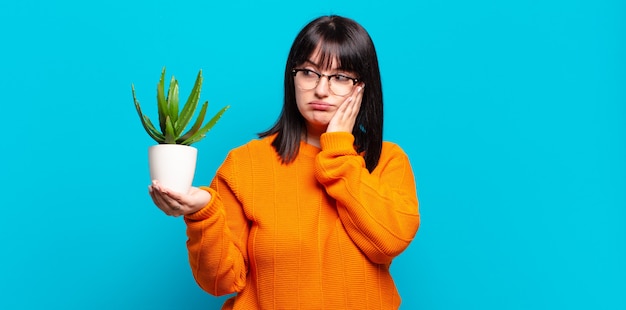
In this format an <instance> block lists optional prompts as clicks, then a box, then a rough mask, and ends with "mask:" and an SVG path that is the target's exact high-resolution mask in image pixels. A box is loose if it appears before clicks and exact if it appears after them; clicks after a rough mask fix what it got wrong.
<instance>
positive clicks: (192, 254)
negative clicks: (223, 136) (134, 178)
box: [150, 16, 419, 309]
mask: <svg viewBox="0 0 626 310" xmlns="http://www.w3.org/2000/svg"><path fill="white" fill-rule="evenodd" d="M382 115H383V100H382V89H381V80H380V73H379V68H378V60H377V56H376V51H375V49H374V45H373V43H372V41H371V39H370V37H369V35H368V33H367V32H366V31H365V30H364V29H363V28H362V27H361V26H360V25H359V24H357V23H356V22H354V21H353V20H350V19H347V18H343V17H339V16H325V17H320V18H318V19H316V20H314V21H312V22H311V23H309V24H308V25H307V26H305V27H304V28H303V29H302V31H301V32H300V33H299V34H298V36H297V37H296V39H295V41H294V43H293V45H292V47H291V51H290V53H289V56H288V59H287V65H286V68H285V96H284V104H283V109H282V112H281V115H280V117H279V119H278V121H277V122H276V124H275V125H274V126H273V127H272V128H271V129H269V130H268V131H266V132H263V133H261V134H259V136H260V139H259V140H253V141H250V142H249V143H247V144H245V145H243V146H241V147H238V148H236V149H234V150H232V151H231V152H230V153H229V154H228V156H227V158H226V160H225V161H224V162H223V164H222V165H221V166H220V168H219V169H218V171H217V175H216V176H215V178H214V179H213V181H212V183H211V185H210V186H209V187H200V188H195V187H194V188H192V190H191V191H190V192H189V193H188V194H186V195H180V194H177V193H174V192H171V191H169V190H168V189H166V188H163V187H162V186H160V185H159V183H158V181H154V182H153V184H152V185H151V186H150V194H151V196H152V199H153V200H154V202H155V204H156V205H157V206H158V207H159V208H160V209H161V210H163V211H164V212H165V213H166V214H168V215H172V216H180V215H184V218H185V222H186V224H187V235H188V237H189V240H188V242H187V247H188V250H189V262H190V264H191V269H192V271H193V275H194V277H195V279H196V281H197V282H198V284H199V285H200V286H201V287H202V288H203V289H204V290H206V291H207V292H209V293H211V294H213V295H217V296H219V295H224V294H230V293H237V294H236V295H235V296H234V297H232V298H230V299H229V300H228V301H227V302H226V303H225V304H224V307H223V308H224V309H396V308H398V307H399V305H400V297H399V295H398V292H397V290H396V287H395V285H394V282H393V280H392V278H391V275H390V273H389V266H390V264H391V261H392V259H393V258H394V257H396V256H397V255H399V254H400V253H401V252H402V251H403V250H404V249H406V247H407V246H408V245H409V243H410V242H411V240H412V239H413V237H414V236H415V233H416V232H417V229H418V227H419V213H418V201H417V193H416V188H415V181H414V178H413V173H412V171H411V166H410V164H409V160H408V158H407V156H406V154H405V153H404V152H403V151H402V149H401V148H400V147H398V146H397V145H395V144H393V143H390V142H383V141H382V129H383V120H382Z"/></svg>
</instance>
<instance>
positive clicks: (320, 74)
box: [291, 68, 359, 96]
mask: <svg viewBox="0 0 626 310" xmlns="http://www.w3.org/2000/svg"><path fill="white" fill-rule="evenodd" d="M298 72H309V73H313V74H315V75H317V81H315V86H313V87H312V88H309V89H304V90H311V89H315V87H317V85H319V84H320V80H321V79H322V76H323V77H326V78H327V79H328V89H330V91H331V92H332V93H333V94H335V92H334V91H333V88H332V87H331V86H330V85H331V83H332V82H331V79H332V78H338V77H344V78H347V79H349V80H352V87H354V85H356V83H358V82H359V79H357V78H353V77H351V76H347V75H345V74H323V73H319V72H317V71H314V70H311V69H304V68H294V69H292V70H291V75H293V77H294V78H295V77H296V74H298ZM348 94H349V92H348ZM348 94H345V95H339V94H335V95H337V96H347V95H348Z"/></svg>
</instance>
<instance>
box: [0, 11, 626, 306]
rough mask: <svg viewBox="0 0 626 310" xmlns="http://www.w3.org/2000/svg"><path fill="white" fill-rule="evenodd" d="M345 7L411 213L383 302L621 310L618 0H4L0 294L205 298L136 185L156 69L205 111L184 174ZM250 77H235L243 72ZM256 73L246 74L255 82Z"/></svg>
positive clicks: (5, 298)
mask: <svg viewBox="0 0 626 310" xmlns="http://www.w3.org/2000/svg"><path fill="white" fill-rule="evenodd" d="M330 13H336V14H341V15H346V16H349V17H352V18H355V19H356V20H358V21H360V22H361V23H362V24H363V25H364V26H365V27H366V28H367V29H368V30H369V32H370V34H371V35H372V37H373V39H374V41H375V43H376V45H377V49H378V52H379V57H380V63H381V70H382V74H383V83H384V85H385V100H386V101H385V103H386V128H385V130H386V132H385V135H386V139H387V140H392V141H395V142H397V143H399V144H400V145H401V146H403V148H404V149H405V150H406V152H407V153H408V154H409V156H410V158H411V160H412V163H413V166H414V172H415V174H416V178H417V182H418V190H419V195H420V202H421V212H422V227H421V229H420V231H419V232H418V235H417V238H416V240H415V242H414V243H413V244H412V245H411V246H410V247H409V249H408V250H407V251H406V252H405V253H403V254H402V255H401V256H400V257H399V258H398V259H397V260H396V261H395V262H394V264H393V266H392V271H393V273H394V276H395V279H396V281H397V285H398V287H399V290H400V293H401V295H402V296H403V307H402V308H403V309H481V310H484V309H587V308H593V309H625V308H626V225H625V224H626V211H625V207H626V58H625V57H624V55H626V3H625V2H623V1H617V0H616V1H608V0H604V1H603V0H596V1H581V0H572V1H507V2H504V1H489V0H479V1H460V0H448V1H435V0H425V1H405V2H396V3H393V2H391V1H380V0H377V1H369V0H364V1H357V2H355V1H342V2H339V1H317V2H306V3H305V2H285V3H280V2H278V1H269V2H268V3H263V2H262V1H249V2H243V1H237V0H234V1H220V2H219V3H210V1H186V0H181V1H117V0H111V1H103V2H89V1H70V0H61V1H29V0H25V1H3V2H2V4H0V29H2V32H1V33H2V36H1V40H2V45H1V46H2V48H1V49H0V54H1V55H2V58H1V59H2V60H1V63H0V94H1V96H0V98H2V100H1V101H0V104H1V106H2V108H1V109H2V110H1V111H2V113H0V117H2V121H1V122H0V124H1V126H2V132H3V135H2V136H3V137H4V138H3V139H4V142H3V143H2V144H1V146H0V148H2V150H1V153H2V160H0V168H1V174H0V181H1V182H2V183H1V184H2V186H1V187H0V191H1V192H0V193H1V196H0V197H1V198H0V204H1V210H2V211H1V214H0V236H1V237H0V238H1V239H0V240H1V244H0V248H1V250H2V252H1V253H2V254H1V255H0V259H1V264H0V296H1V297H0V308H1V309H86V308H90V309H218V308H219V305H220V304H221V302H222V300H223V299H218V298H215V297H212V296H209V295H207V294H205V293H203V292H202V291H201V290H200V289H199V288H198V287H197V286H196V284H195V282H194V280H193V278H192V277H191V274H190V271H189V267H188V265H187V258H186V250H185V240H186V238H185V227H184V224H183V222H182V219H180V218H177V219H175V218H169V217H166V216H164V215H163V214H162V213H161V212H160V211H159V210H157V208H156V207H154V206H153V205H152V204H151V202H150V199H149V196H148V194H147V185H148V183H149V177H148V172H147V159H146V156H147V155H146V154H147V147H148V146H150V145H152V141H151V140H150V139H149V138H148V136H147V135H146V134H145V132H144V131H143V129H142V128H141V126H140V124H139V121H138V118H137V116H136V114H135V111H134V108H133V105H132V98H131V92H130V84H131V83H134V84H135V87H136V89H137V91H138V96H139V99H140V100H141V101H142V103H143V105H144V106H145V108H146V109H147V110H148V111H147V112H148V114H150V115H154V114H153V113H155V111H154V107H153V103H154V93H155V85H156V82H157V80H158V75H159V73H160V70H161V67H162V66H167V68H168V71H169V73H173V74H174V75H176V77H177V78H178V79H179V82H180V83H181V84H182V85H181V86H182V89H181V93H182V94H183V96H186V94H188V92H189V91H190V89H189V87H190V84H192V83H193V79H194V78H195V74H196V73H197V70H198V69H200V68H202V69H203V70H204V76H205V85H204V88H203V91H204V93H203V96H202V98H203V99H205V100H209V102H210V104H211V105H210V111H216V110H217V109H218V108H219V107H221V106H223V105H225V104H230V105H231V106H232V108H231V109H230V110H229V111H228V112H227V114H225V116H224V118H223V119H222V120H221V121H220V123H219V124H218V126H216V127H215V129H214V130H213V131H212V132H211V133H209V135H208V137H207V139H205V140H203V141H202V142H200V143H198V144H197V145H196V146H197V147H198V148H199V151H200V155H199V156H200V158H199V160H200V162H199V166H198V173H197V177H196V181H195V183H196V184H197V185H198V184H207V183H208V182H210V180H211V178H212V176H213V173H214V171H215V169H216V168H217V167H218V165H219V164H220V163H221V161H222V160H223V158H224V156H225V155H226V152H227V151H228V150H229V149H231V148H233V147H235V146H238V145H240V144H242V143H245V142H246V141H248V140H250V139H252V138H254V137H255V133H256V132H259V131H262V130H264V129H266V128H267V127H268V126H270V125H271V124H272V122H273V121H274V120H275V119H276V117H277V114H278V112H279V110H280V105H281V91H282V90H281V86H282V80H281V77H282V70H283V66H284V61H285V58H286V56H287V51H288V48H289V46H290V44H291V41H292V39H293V38H294V36H295V35H296V33H297V31H299V29H300V28H301V27H302V26H303V25H304V24H305V23H306V22H308V21H309V20H311V19H312V18H314V17H317V16H318V15H322V14H330ZM252 71H254V72H258V73H256V74H253V76H255V78H253V79H247V77H249V76H251V72H252ZM259 77H260V78H259Z"/></svg>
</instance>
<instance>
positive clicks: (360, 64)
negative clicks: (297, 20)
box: [259, 15, 383, 172]
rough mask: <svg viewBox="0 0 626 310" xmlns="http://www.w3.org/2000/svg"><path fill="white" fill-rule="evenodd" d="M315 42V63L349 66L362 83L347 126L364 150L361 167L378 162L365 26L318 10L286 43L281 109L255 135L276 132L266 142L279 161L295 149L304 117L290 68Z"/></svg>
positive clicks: (376, 87)
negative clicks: (289, 43) (273, 120)
mask: <svg viewBox="0 0 626 310" xmlns="http://www.w3.org/2000/svg"><path fill="white" fill-rule="evenodd" d="M318 46H319V48H320V50H319V56H320V63H319V65H320V67H321V68H322V69H331V66H332V64H333V60H336V61H337V65H338V66H339V67H340V68H341V70H343V71H350V72H354V73H355V74H356V75H357V78H358V79H359V81H362V82H364V83H365V88H363V99H362V102H361V109H360V111H359V114H358V115H357V118H356V124H355V126H354V129H353V130H352V134H353V135H354V138H355V141H354V144H355V146H356V148H357V152H359V153H362V152H363V153H364V155H363V156H364V159H365V164H366V167H367V169H368V170H369V171H370V172H371V171H373V170H374V168H375V167H376V165H378V160H379V158H380V153H381V150H382V143H383V142H382V139H383V94H382V85H381V79H380V71H379V68H378V59H377V56H376V50H375V48H374V43H373V42H372V39H371V38H370V36H369V34H368V33H367V31H366V30H365V29H364V28H363V27H362V26H361V25H359V24H358V23H357V22H355V21H354V20H352V19H348V18H345V17H341V16H336V15H331V16H322V17H319V18H317V19H315V20H313V21H311V22H310V23H309V24H307V25H306V26H305V27H304V28H303V29H302V30H301V31H300V33H299V34H298V36H297V37H296V39H295V40H294V42H293V45H292V46H291V50H290V51H289V56H288V58H287V64H286V66H285V96H284V102H283V109H282V111H281V113H280V116H279V118H278V120H277V121H276V123H275V124H274V126H273V127H272V128H270V129H269V130H267V131H265V132H261V133H259V137H261V138H263V137H267V136H270V135H273V134H276V138H275V139H274V141H273V142H272V145H273V146H274V148H275V149H276V152H277V153H278V154H279V155H280V157H281V159H282V162H283V163H289V162H292V161H293V160H294V159H295V158H296V156H297V155H298V151H299V149H300V140H301V139H302V134H303V133H305V132H306V121H305V119H304V117H302V115H301V114H300V112H299V110H298V107H297V105H296V92H295V85H294V77H293V74H292V70H293V69H294V68H296V67H297V66H299V65H302V64H303V63H305V62H306V61H307V60H309V57H311V56H312V54H313V52H314V51H315V50H316V48H317V47H318Z"/></svg>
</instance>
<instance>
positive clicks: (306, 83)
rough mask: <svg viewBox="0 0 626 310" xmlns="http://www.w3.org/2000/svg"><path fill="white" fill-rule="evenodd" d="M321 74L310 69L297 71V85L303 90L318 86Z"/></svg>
mask: <svg viewBox="0 0 626 310" xmlns="http://www.w3.org/2000/svg"><path fill="white" fill-rule="evenodd" d="M319 78H320V77H319V75H317V74H315V73H313V72H312V71H309V70H303V71H298V72H296V85H297V86H298V87H299V88H300V89H303V90H311V89H313V88H315V86H317V80H319Z"/></svg>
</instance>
